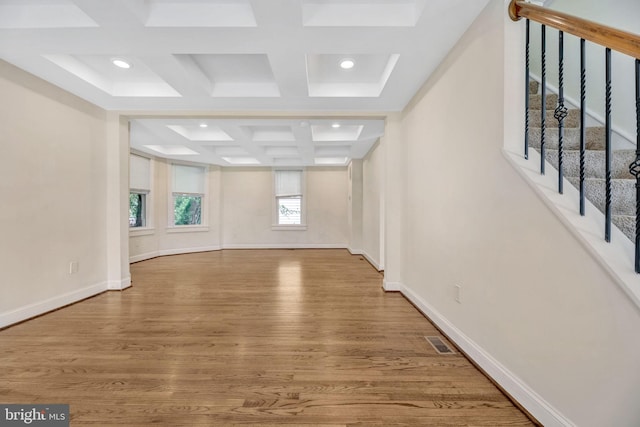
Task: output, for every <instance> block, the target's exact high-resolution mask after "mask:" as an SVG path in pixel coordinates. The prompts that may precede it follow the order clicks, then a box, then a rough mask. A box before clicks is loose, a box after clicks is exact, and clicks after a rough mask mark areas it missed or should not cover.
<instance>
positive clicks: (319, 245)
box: [129, 243, 361, 264]
mask: <svg viewBox="0 0 640 427" xmlns="http://www.w3.org/2000/svg"><path fill="white" fill-rule="evenodd" d="M223 249H348V248H347V245H346V244H344V243H238V244H235V243H234V244H227V245H223V246H202V247H198V248H176V249H163V250H158V251H154V252H147V253H144V254H139V255H133V256H131V257H129V263H131V264H132V263H134V262H140V261H145V260H148V259H152V258H157V257H160V256H167V255H181V254H190V253H194V252H211V251H220V250H223ZM358 255H361V254H358Z"/></svg>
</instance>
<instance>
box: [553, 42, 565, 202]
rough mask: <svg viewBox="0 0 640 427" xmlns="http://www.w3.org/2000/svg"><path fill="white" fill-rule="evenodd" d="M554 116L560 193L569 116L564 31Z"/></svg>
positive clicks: (560, 49) (560, 48) (560, 43)
mask: <svg viewBox="0 0 640 427" xmlns="http://www.w3.org/2000/svg"><path fill="white" fill-rule="evenodd" d="M553 117H555V119H556V120H557V121H558V193H560V194H562V193H563V187H562V184H563V182H562V181H563V178H564V173H563V168H562V166H563V165H562V161H563V158H562V157H563V154H564V153H563V151H562V150H563V143H564V119H565V118H567V107H565V105H564V32H562V31H560V32H559V34H558V106H557V107H556V109H555V111H554V112H553Z"/></svg>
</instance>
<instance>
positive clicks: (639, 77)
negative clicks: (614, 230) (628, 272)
mask: <svg viewBox="0 0 640 427" xmlns="http://www.w3.org/2000/svg"><path fill="white" fill-rule="evenodd" d="M635 68H636V159H635V160H634V161H633V163H631V164H630V165H629V172H630V173H631V175H633V176H634V177H635V178H636V242H635V243H636V254H635V258H636V262H635V267H636V273H640V59H636V66H635Z"/></svg>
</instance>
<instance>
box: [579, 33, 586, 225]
mask: <svg viewBox="0 0 640 427" xmlns="http://www.w3.org/2000/svg"><path fill="white" fill-rule="evenodd" d="M586 100H587V68H586V54H585V40H584V39H580V215H582V216H584V206H585V203H584V175H585V165H584V163H585V159H584V157H585V146H586V139H587V135H586V133H587V112H586V110H587V101H586Z"/></svg>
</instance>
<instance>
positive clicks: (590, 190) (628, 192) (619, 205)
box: [567, 176, 636, 216]
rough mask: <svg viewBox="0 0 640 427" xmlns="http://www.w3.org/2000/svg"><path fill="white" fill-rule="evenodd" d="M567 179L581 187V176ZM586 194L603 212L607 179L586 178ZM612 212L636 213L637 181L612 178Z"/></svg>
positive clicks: (620, 213)
mask: <svg viewBox="0 0 640 427" xmlns="http://www.w3.org/2000/svg"><path fill="white" fill-rule="evenodd" d="M567 180H569V182H571V184H572V185H573V186H574V187H576V188H579V185H580V178H578V177H574V176H570V177H567ZM584 190H585V196H586V198H587V199H589V201H591V203H593V204H594V205H595V206H596V207H597V208H598V209H599V210H600V211H601V212H604V207H605V181H604V179H602V178H586V179H585V180H584ZM611 200H612V203H611V214H612V215H629V216H633V215H635V214H636V183H635V180H630V179H612V180H611Z"/></svg>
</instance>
